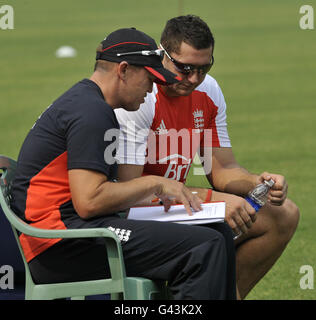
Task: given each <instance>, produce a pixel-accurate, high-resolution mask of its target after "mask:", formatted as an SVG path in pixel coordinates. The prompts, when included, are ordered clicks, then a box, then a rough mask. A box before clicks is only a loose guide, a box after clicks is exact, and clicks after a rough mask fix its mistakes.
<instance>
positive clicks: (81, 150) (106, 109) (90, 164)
mask: <svg viewBox="0 0 316 320" xmlns="http://www.w3.org/2000/svg"><path fill="white" fill-rule="evenodd" d="M77 109H78V110H76V111H75V112H74V114H72V116H70V115H69V116H68V119H67V121H66V122H67V125H66V140H67V155H68V170H70V169H91V170H96V171H100V172H102V173H104V174H105V175H106V176H108V177H110V178H112V174H113V172H112V171H113V165H114V164H116V160H115V153H116V149H117V144H118V135H119V127H118V123H117V121H116V118H115V115H114V112H113V110H112V109H111V108H110V106H107V105H105V104H101V103H100V104H91V105H90V106H89V112H86V109H85V111H84V112H83V111H80V109H81V108H80V107H78V108H77ZM70 112H71V111H70ZM70 119H71V120H70Z"/></svg>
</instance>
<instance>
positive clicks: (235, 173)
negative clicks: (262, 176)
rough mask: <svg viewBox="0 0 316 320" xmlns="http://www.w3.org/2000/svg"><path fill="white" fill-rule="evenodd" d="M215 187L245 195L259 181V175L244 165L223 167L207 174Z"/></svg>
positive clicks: (222, 190)
mask: <svg viewBox="0 0 316 320" xmlns="http://www.w3.org/2000/svg"><path fill="white" fill-rule="evenodd" d="M207 178H208V180H209V182H210V183H211V184H212V186H213V187H214V189H216V190H218V191H221V192H226V193H231V194H235V195H239V196H245V195H246V194H247V193H248V192H249V191H250V190H251V189H252V188H254V186H255V185H256V184H257V183H258V178H259V177H258V176H257V175H255V174H251V173H249V172H248V171H247V170H246V169H244V168H242V167H231V168H221V169H220V170H217V171H216V172H212V173H211V175H208V176H207Z"/></svg>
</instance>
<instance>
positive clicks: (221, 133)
mask: <svg viewBox="0 0 316 320" xmlns="http://www.w3.org/2000/svg"><path fill="white" fill-rule="evenodd" d="M196 90H198V91H202V92H205V93H206V94H207V95H208V96H209V97H210V99H211V100H212V101H213V103H214V104H215V106H216V107H217V113H216V115H215V121H212V122H211V123H212V128H211V129H212V130H216V140H218V143H215V144H214V141H213V146H214V145H216V144H218V146H219V147H231V142H230V138H229V134H228V130H227V115H226V102H225V98H224V95H223V93H222V90H221V88H220V86H219V85H218V83H217V81H216V80H215V79H214V78H212V77H211V76H209V75H207V76H206V78H205V80H204V81H203V82H202V84H201V85H200V86H199V87H198V88H197V89H196Z"/></svg>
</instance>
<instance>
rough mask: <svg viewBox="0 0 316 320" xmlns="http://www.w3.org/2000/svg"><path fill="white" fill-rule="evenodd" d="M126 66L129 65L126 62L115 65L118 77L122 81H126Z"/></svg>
mask: <svg viewBox="0 0 316 320" xmlns="http://www.w3.org/2000/svg"><path fill="white" fill-rule="evenodd" d="M128 66H129V64H128V63H127V62H126V61H122V62H120V63H119V64H118V65H117V74H118V77H119V78H120V79H121V80H123V81H125V80H126V76H127V69H128Z"/></svg>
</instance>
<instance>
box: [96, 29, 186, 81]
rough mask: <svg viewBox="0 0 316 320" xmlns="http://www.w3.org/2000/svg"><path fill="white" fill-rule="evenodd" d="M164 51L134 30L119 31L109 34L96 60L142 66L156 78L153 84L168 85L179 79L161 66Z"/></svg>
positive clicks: (179, 79) (102, 43) (140, 32)
mask: <svg viewBox="0 0 316 320" xmlns="http://www.w3.org/2000/svg"><path fill="white" fill-rule="evenodd" d="M163 55H164V51H163V50H162V49H158V47H157V44H156V42H155V40H154V39H152V38H151V37H150V36H148V35H147V34H145V33H144V32H142V31H139V30H136V29H135V28H124V29H119V30H116V31H114V32H112V33H111V34H109V35H108V36H107V37H106V38H105V39H104V40H103V41H102V42H101V46H100V48H98V51H97V55H96V60H106V61H112V62H118V63H120V62H121V61H126V62H127V63H129V64H131V65H136V66H143V67H144V68H145V69H146V70H148V71H149V72H150V73H151V74H153V75H154V76H155V77H156V80H155V82H157V83H160V84H163V85H168V84H172V83H177V82H179V81H181V78H180V77H178V76H177V75H175V74H174V73H172V72H170V71H169V70H167V69H165V68H164V66H163V65H162V58H163Z"/></svg>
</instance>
